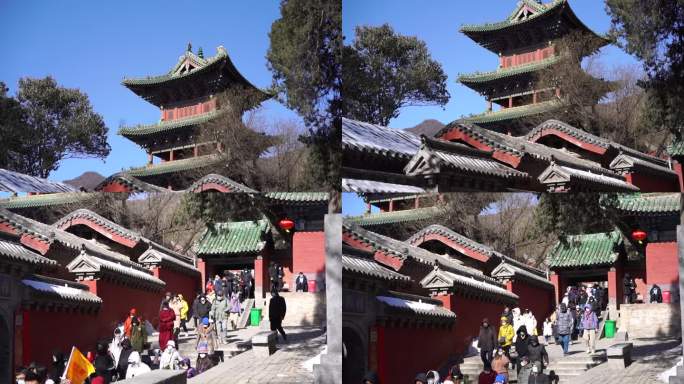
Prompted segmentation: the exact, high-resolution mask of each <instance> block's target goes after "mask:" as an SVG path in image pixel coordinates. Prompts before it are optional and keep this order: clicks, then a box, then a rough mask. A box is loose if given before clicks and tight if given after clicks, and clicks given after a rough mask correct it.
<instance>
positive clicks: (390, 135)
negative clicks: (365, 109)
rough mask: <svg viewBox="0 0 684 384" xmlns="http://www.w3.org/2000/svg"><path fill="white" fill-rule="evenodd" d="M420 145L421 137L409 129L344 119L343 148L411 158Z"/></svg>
mask: <svg viewBox="0 0 684 384" xmlns="http://www.w3.org/2000/svg"><path fill="white" fill-rule="evenodd" d="M419 147H420V138H419V137H418V136H417V135H415V134H413V133H411V132H408V131H404V130H401V129H392V128H388V127H383V126H381V125H376V124H370V123H364V122H361V121H356V120H350V119H346V118H343V119H342V148H344V149H351V150H356V151H363V152H371V153H376V154H379V155H383V156H388V157H400V158H404V159H409V158H410V157H411V156H413V155H414V154H415V153H416V152H418V148H419Z"/></svg>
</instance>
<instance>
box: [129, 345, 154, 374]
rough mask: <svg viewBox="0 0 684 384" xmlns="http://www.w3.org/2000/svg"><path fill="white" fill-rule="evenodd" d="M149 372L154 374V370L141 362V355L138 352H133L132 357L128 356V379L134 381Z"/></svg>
mask: <svg viewBox="0 0 684 384" xmlns="http://www.w3.org/2000/svg"><path fill="white" fill-rule="evenodd" d="M147 372H152V370H151V369H150V367H149V366H148V365H147V364H145V363H143V362H142V361H140V354H139V353H138V351H133V352H131V354H130V356H128V369H127V370H126V378H127V379H132V378H134V377H136V376H140V375H143V374H145V373H147Z"/></svg>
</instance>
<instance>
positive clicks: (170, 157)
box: [169, 149, 173, 161]
mask: <svg viewBox="0 0 684 384" xmlns="http://www.w3.org/2000/svg"><path fill="white" fill-rule="evenodd" d="M169 161H173V149H172V150H171V151H170V152H169Z"/></svg>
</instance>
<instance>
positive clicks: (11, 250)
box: [0, 238, 57, 266]
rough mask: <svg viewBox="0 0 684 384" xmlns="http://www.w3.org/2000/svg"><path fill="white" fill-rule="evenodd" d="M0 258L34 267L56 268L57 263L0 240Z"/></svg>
mask: <svg viewBox="0 0 684 384" xmlns="http://www.w3.org/2000/svg"><path fill="white" fill-rule="evenodd" d="M0 257H1V258H4V259H9V260H14V261H20V262H24V263H29V264H36V265H48V266H56V265H57V262H56V261H55V260H52V259H48V258H47V257H44V256H41V255H39V254H37V253H35V252H33V251H31V250H29V249H26V248H24V247H23V246H22V245H21V244H18V243H15V242H12V241H9V240H6V239H3V238H0Z"/></svg>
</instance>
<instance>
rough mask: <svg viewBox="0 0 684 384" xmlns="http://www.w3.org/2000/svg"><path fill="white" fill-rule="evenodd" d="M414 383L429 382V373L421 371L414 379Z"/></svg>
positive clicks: (425, 383) (424, 383) (423, 383)
mask: <svg viewBox="0 0 684 384" xmlns="http://www.w3.org/2000/svg"><path fill="white" fill-rule="evenodd" d="M413 383H414V384H427V375H426V374H424V373H419V374H417V375H416V378H415V379H413Z"/></svg>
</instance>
